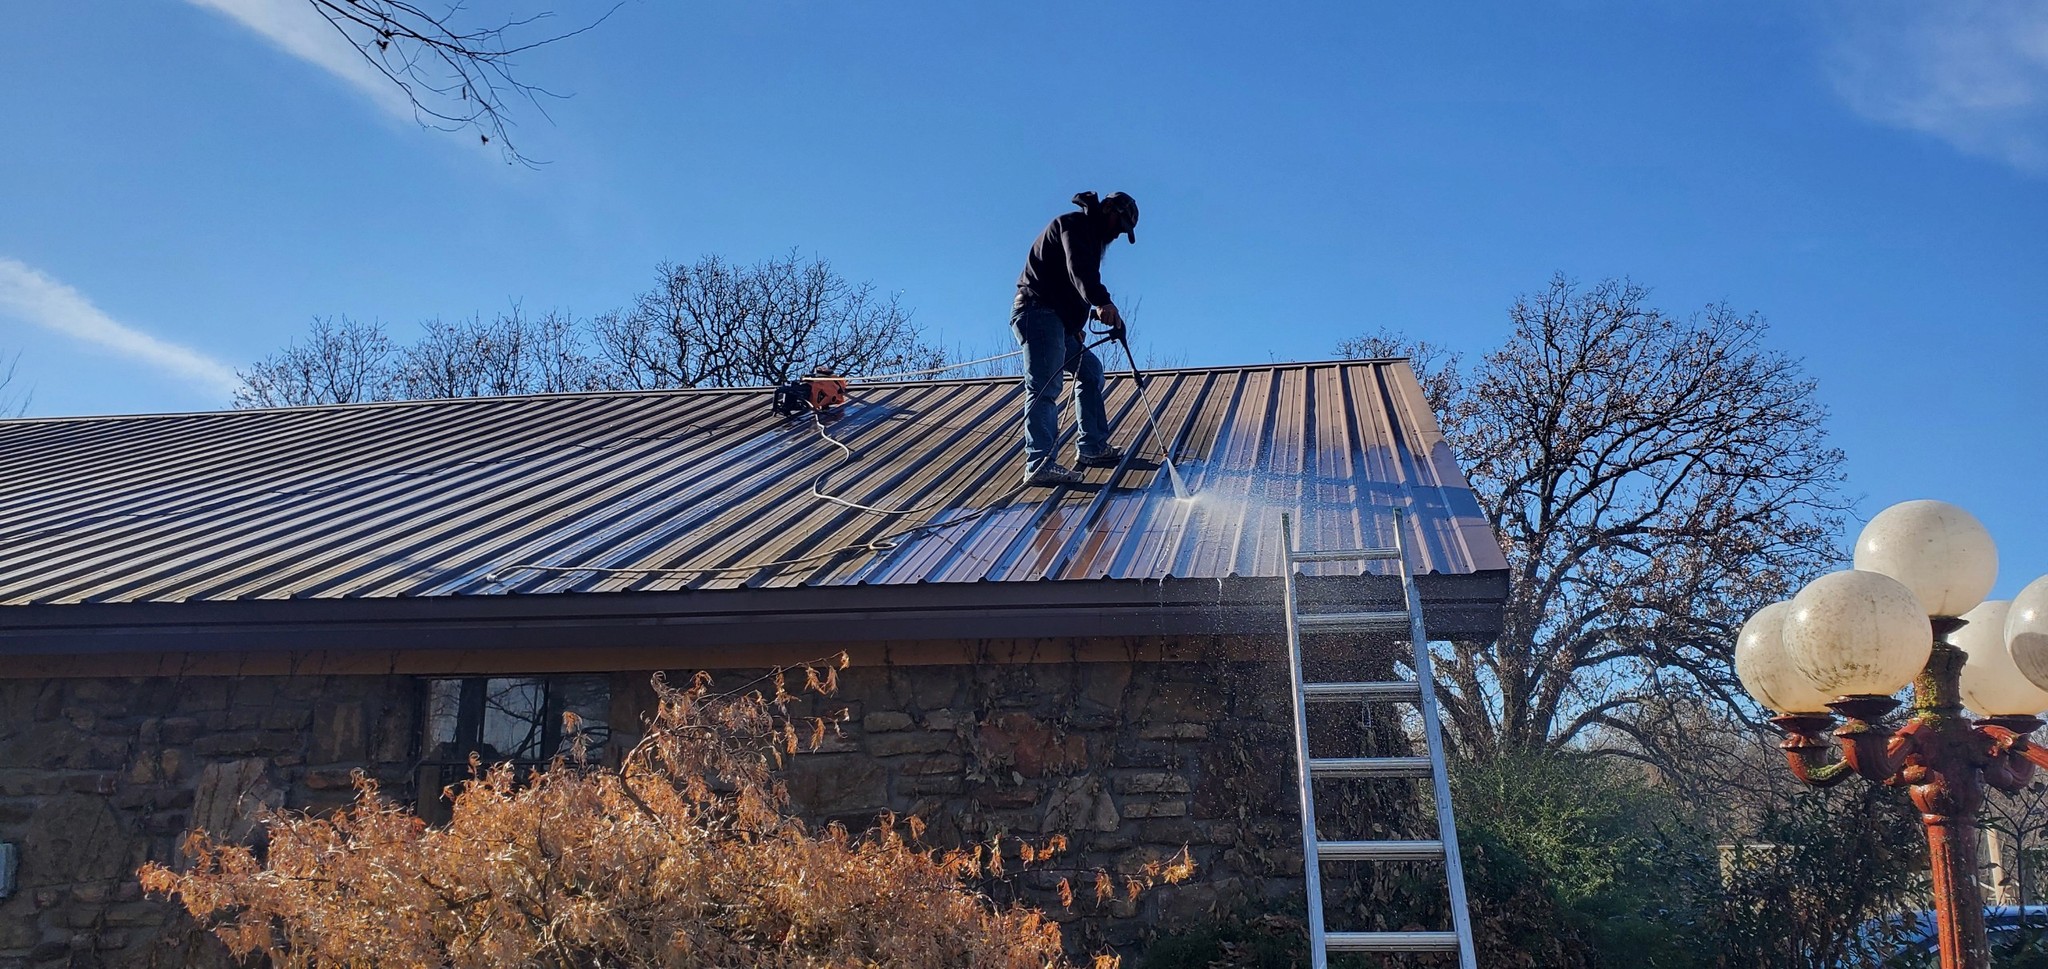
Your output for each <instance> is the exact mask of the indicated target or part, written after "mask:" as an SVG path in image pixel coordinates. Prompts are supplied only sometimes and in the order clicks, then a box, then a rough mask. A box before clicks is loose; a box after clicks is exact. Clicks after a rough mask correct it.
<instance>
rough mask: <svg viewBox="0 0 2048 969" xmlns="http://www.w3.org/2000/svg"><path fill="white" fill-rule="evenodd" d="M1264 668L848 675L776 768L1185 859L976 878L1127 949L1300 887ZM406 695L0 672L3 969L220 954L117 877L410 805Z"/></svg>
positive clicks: (986, 822)
mask: <svg viewBox="0 0 2048 969" xmlns="http://www.w3.org/2000/svg"><path fill="white" fill-rule="evenodd" d="M688 672H691V671H676V672H674V673H672V674H671V677H670V679H671V681H672V682H687V673H688ZM649 675H650V674H648V673H645V672H617V673H612V674H611V682H612V710H613V716H612V728H613V730H614V732H615V740H616V742H615V743H614V744H613V746H612V749H613V751H614V752H615V753H614V756H615V755H616V751H618V750H622V749H624V748H625V747H628V746H630V745H631V743H632V741H633V739H634V738H633V736H632V732H631V731H632V728H633V725H635V724H637V723H638V722H639V721H638V712H639V711H644V710H646V709H647V708H648V707H649V706H650V705H651V701H652V690H651V688H650V687H649V686H648V677H649ZM716 675H717V676H718V678H719V680H720V681H721V682H729V683H739V682H744V681H746V680H747V679H751V675H750V674H740V673H726V672H719V673H717V674H716ZM1285 676H1286V673H1285V669H1284V667H1282V666H1280V665H1279V664H1276V663H1265V662H1242V661H1232V662H1224V661H1214V662H1168V663H1132V662H1070V663H1036V664H992V663H983V664H955V665H924V666H912V665H902V666H879V665H878V666H865V667H862V666H856V667H854V668H851V669H847V670H844V671H842V672H841V673H840V679H839V682H840V689H839V691H838V692H837V693H836V694H834V695H833V696H831V697H826V698H813V699H807V700H806V701H804V705H803V707H802V708H800V709H798V710H797V711H796V712H798V713H800V714H818V715H833V716H843V717H844V727H843V729H842V730H841V731H840V732H839V733H838V734H837V735H834V736H829V737H828V739H827V741H826V743H825V745H824V746H823V747H822V748H821V749H819V750H818V751H816V752H811V753H805V754H802V755H800V756H799V757H797V758H796V759H795V760H794V761H792V763H791V765H790V766H789V767H788V769H787V771H786V774H785V776H786V779H787V783H788V786H789V790H790V792H791V794H792V797H793V798H794V799H795V800H796V802H797V803H798V804H800V805H801V806H802V808H803V810H804V812H805V813H806V815H807V816H809V817H811V818H812V819H814V820H816V821H820V822H823V821H840V822H843V823H845V824H847V825H848V826H849V827H853V828H862V827H866V826H867V825H868V824H869V823H871V822H872V820H873V819H874V817H875V815H876V814H877V813H878V812H880V811H883V810H890V811H895V812H897V813H899V814H916V815H918V816H920V817H921V818H923V819H924V820H925V821H926V822H927V824H928V826H929V828H928V831H927V833H926V840H928V841H930V842H932V843H934V844H935V845H937V846H941V847H946V846H952V845H957V844H962V843H967V842H973V841H981V842H986V841H987V840H988V839H989V838H991V837H993V836H996V835H999V834H1015V835H1022V836H1025V837H1032V838H1037V837H1040V836H1044V835H1050V834H1054V833H1063V834H1065V835H1067V837H1068V838H1069V840H1070V842H1071V844H1072V851H1071V852H1070V853H1069V855H1068V856H1067V857H1066V858H1065V859H1064V860H1063V861H1062V862H1061V864H1062V865H1063V866H1068V867H1080V868H1087V869H1103V870H1109V871H1123V872H1130V871H1136V870H1138V869H1140V868H1142V867H1143V866H1144V865H1145V863H1147V862H1148V861H1153V860H1158V859H1162V858H1167V857H1170V856H1172V855H1174V854H1176V853H1177V852H1179V851H1180V850H1181V848H1182V847H1183V846H1186V847H1188V849H1189V850H1190V851H1191V852H1192V853H1193V855H1194V858H1195V861H1196V864H1197V874H1196V878H1195V880H1194V882H1192V883H1190V884H1187V885H1182V886H1174V887H1164V888H1159V889H1155V890H1153V891H1152V892H1150V893H1148V894H1147V895H1145V896H1144V897H1142V898H1140V899H1139V900H1137V901H1136V902H1135V903H1132V902H1117V903H1113V904H1109V905H1106V906H1102V907H1095V906H1094V905H1093V904H1092V903H1086V904H1083V905H1082V906H1081V907H1080V910H1078V911H1074V912H1066V911H1062V910H1060V909H1059V908H1058V906H1057V902H1056V898H1057V895H1056V892H1055V886H1056V882H1057V879H1056V877H1055V876H1053V875H1051V874H1048V873H1026V874H1024V875H1021V876H1018V877H1016V878H1014V879H1012V880H1010V881H1009V882H1006V883H1004V884H1002V885H998V886H995V887H994V889H993V890H994V891H995V893H996V895H997V897H998V898H999V899H1002V900H1009V899H1018V900H1022V901H1025V902H1028V903H1032V904H1038V905H1043V906H1046V907H1048V908H1049V909H1050V910H1051V911H1052V912H1053V914H1054V917H1055V918H1058V919H1059V920H1060V921H1062V922H1064V923H1066V926H1067V932H1068V936H1069V940H1070V942H1071V943H1072V944H1073V945H1074V946H1075V947H1076V949H1077V950H1080V949H1095V950H1099V949H1100V948H1101V947H1103V946H1116V947H1118V948H1121V949H1124V950H1125V951H1129V950H1130V949H1131V948H1132V947H1133V946H1136V945H1140V944H1142V942H1143V940H1144V939H1145V938H1147V937H1149V936H1150V935H1151V934H1153V933H1155V932H1157V931H1159V930H1160V929H1161V928H1162V927H1171V926H1174V925H1177V924H1186V923H1189V922H1194V921H1198V920H1201V919H1204V918H1207V917H1209V916H1211V915H1212V914H1215V913H1219V912H1221V911H1223V910H1227V909H1229V908H1232V907H1234V906H1241V905H1247V904H1265V903H1273V904H1282V902H1281V900H1282V899H1284V897H1285V896H1286V895H1287V894H1288V893H1289V892H1293V893H1295V894H1298V893H1299V891H1300V888H1299V885H1300V882H1299V878H1300V855H1299V846H1298V841H1297V839H1298V830H1299V829H1298V828H1297V827H1296V822H1295V820H1294V814H1295V812H1294V810H1293V797H1294V795H1293V791H1292V783H1291V782H1292V776H1293V766H1292V761H1291V756H1290V750H1291V739H1290V734H1289V728H1288V713H1287V707H1286V703H1287V701H1286V695H1287V694H1286V681H1285ZM422 695H423V688H422V681H421V680H420V679H418V678H415V677H409V676H306V677H286V676H245V677H192V678H186V679H182V680H169V679H145V678H132V679H108V678H99V679H88V678H80V679H50V680H6V679H0V841H7V842H12V843H15V844H17V845H20V846H21V851H22V864H21V869H20V873H19V882H20V887H19V888H18V890H17V891H16V893H15V894H14V896H13V897H11V898H8V899H6V900H4V901H0V967H9V966H17V965H19V966H32V967H43V966H153V965H162V966H171V965H189V964H206V963H210V962H217V961H219V960H220V959H221V958H222V951H223V950H221V948H220V947H219V945H218V944H217V943H215V942H214V941H213V940H212V939H211V938H209V937H207V936H205V934H204V933H203V932H201V931H199V930H198V929H197V927H196V926H194V925H193V924H192V923H191V921H190V920H189V919H187V918H184V917H183V916H182V915H181V914H179V913H178V912H177V911H176V910H175V908H174V907H173V906H172V905H170V904H169V903H167V902H164V901H162V900H156V899H149V898H144V897H143V895H142V893H141V889H140V886H139V885H138V883H137V881H136V878H135V870H136V868H137V867H138V866H139V865H141V864H142V863H143V862H144V861H148V860H159V861H165V862H170V863H175V862H176V860H177V858H178V843H179V840H180V839H181V837H182V836H183V834H184V832H185V831H187V830H189V829H190V828H193V827H195V826H202V827H205V828H207V829H208V830H211V831H215V832H229V833H231V834H234V835H236V836H247V835H249V834H250V829H251V827H252V825H251V824H250V822H249V821H248V817H249V815H250V813H251V812H252V811H253V810H255V809H257V806H259V805H283V806H288V807H293V808H303V809H309V810H316V811H317V810H321V809H325V808H331V807H333V806H334V805H337V804H340V803H343V802H345V801H346V800H348V799H349V798H350V797H351V796H352V795H353V792H352V789H351V772H352V771H354V770H357V769H361V770H364V771H365V772H366V773H368V774H369V775H370V776H372V777H374V778H376V779H377V780H378V781H379V782H380V784H382V785H383V787H384V789H385V791H386V792H387V793H389V794H391V795H393V796H397V797H411V796H413V792H412V791H411V785H412V783H413V778H414V776H415V766H416V764H417V759H418V757H419V756H420V746H421V744H420V734H421V728H420V717H421V710H422V702H423V701H422ZM1083 894H1085V892H1084V893H1083ZM1296 904H1297V905H1298V902H1297V903H1296Z"/></svg>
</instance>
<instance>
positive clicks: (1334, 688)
mask: <svg viewBox="0 0 2048 969" xmlns="http://www.w3.org/2000/svg"><path fill="white" fill-rule="evenodd" d="M1301 695H1302V698H1303V699H1305V700H1307V701H1308V702H1310V703H1333V702H1336V701H1340V700H1363V701H1390V700H1407V701H1408V702H1410V703H1414V702H1417V701H1419V700H1421V699H1422V687H1420V686H1417V685H1416V683H1415V681H1414V680H1387V681H1383V682H1375V683H1303V684H1302V685H1301Z"/></svg>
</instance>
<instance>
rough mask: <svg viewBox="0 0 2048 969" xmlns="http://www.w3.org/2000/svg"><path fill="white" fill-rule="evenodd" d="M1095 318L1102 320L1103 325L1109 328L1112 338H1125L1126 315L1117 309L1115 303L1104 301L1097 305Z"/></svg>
mask: <svg viewBox="0 0 2048 969" xmlns="http://www.w3.org/2000/svg"><path fill="white" fill-rule="evenodd" d="M1095 318H1096V319H1098V320H1101V321H1102V325H1103V327H1104V328H1106V329H1107V330H1108V333H1109V338H1110V339H1112V340H1122V339H1123V338H1124V315H1123V314H1122V313H1120V312H1118V311H1117V308H1116V304H1115V303H1104V304H1102V305H1101V306H1098V307H1096V308H1095Z"/></svg>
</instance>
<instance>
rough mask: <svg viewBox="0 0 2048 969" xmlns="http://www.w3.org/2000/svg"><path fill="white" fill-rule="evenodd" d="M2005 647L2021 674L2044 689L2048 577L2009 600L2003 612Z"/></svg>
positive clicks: (2047, 679)
mask: <svg viewBox="0 0 2048 969" xmlns="http://www.w3.org/2000/svg"><path fill="white" fill-rule="evenodd" d="M2005 647H2006V651H2007V652H2008V653H2010V654H2011V655H2012V665H2014V666H2015V667H2018V668H2019V671H2020V673H2021V674H2022V675H2024V676H2025V677H2026V678H2027V679H2028V680H2031V681H2033V684H2034V685H2035V686H2038V687H2041V688H2043V689H2048V575H2044V576H2042V577H2040V578H2038V579H2035V580H2034V581H2032V582H2029V583H2027V587H2026V588H2024V589H2021V590H2020V594H2019V595H2016V596H2014V597H2013V599H2012V608H2011V609H2008V610H2006V613H2005Z"/></svg>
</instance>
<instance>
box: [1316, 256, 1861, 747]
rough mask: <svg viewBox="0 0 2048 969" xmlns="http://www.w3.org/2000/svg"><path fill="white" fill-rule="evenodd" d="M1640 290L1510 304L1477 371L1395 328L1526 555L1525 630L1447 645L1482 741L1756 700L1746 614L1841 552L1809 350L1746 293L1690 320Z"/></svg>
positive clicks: (1641, 727) (1476, 479) (1506, 541)
mask: <svg viewBox="0 0 2048 969" xmlns="http://www.w3.org/2000/svg"><path fill="white" fill-rule="evenodd" d="M1647 295H1648V294H1647V293H1646V291H1645V290H1643V289H1642V288H1641V287H1639V286H1636V285H1634V284H1632V283H1629V282H1627V281H1622V280H1606V281H1603V282H1600V283H1598V284H1596V285H1594V286H1591V287H1580V286H1578V285H1576V284H1574V283H1573V282H1571V281H1569V280H1566V279H1564V278H1562V277H1559V278H1556V279H1554V280H1552V282H1551V284H1550V285H1549V286H1548V287H1547V288H1545V289H1543V290H1540V291H1538V292H1535V293H1532V294H1528V295H1526V296H1524V297H1522V298H1520V299H1519V300H1517V301H1516V303H1515V304H1514V307H1513V309H1512V310H1511V311H1510V315H1511V318H1512V320H1513V323H1514V331H1513V333H1512V334H1511V335H1510V336H1509V337H1508V339H1507V341H1506V343H1505V344H1503V345H1502V346H1501V347H1500V348H1498V349H1496V350H1494V351H1493V352H1491V353H1489V354H1487V355H1486V357H1485V358H1484V359H1483V360H1482V361H1480V362H1479V363H1478V364H1477V365H1476V366H1473V367H1471V368H1469V369H1461V368H1460V367H1459V366H1458V363H1459V362H1458V360H1457V359H1456V358H1455V357H1451V356H1449V355H1447V354H1444V353H1443V352H1442V351H1440V350H1435V349H1434V348H1429V347H1422V348H1419V349H1418V348H1416V347H1415V346H1414V345H1413V344H1407V343H1406V341H1403V340H1401V339H1400V338H1399V337H1396V336H1392V335H1387V334H1382V335H1380V336H1377V337H1367V338H1363V339H1362V340H1361V341H1354V343H1353V344H1348V345H1347V347H1346V348H1347V349H1349V350H1352V351H1354V352H1362V353H1367V354H1369V355H1373V356H1385V355H1408V353H1407V352H1406V351H1411V350H1412V351H1414V353H1415V356H1417V357H1418V358H1419V359H1420V360H1421V361H1422V362H1423V365H1422V366H1420V367H1418V369H1419V370H1420V371H1421V372H1422V379H1423V385H1424V387H1425V388H1426V393H1428V394H1429V396H1430V397H1431V401H1432V403H1433V404H1434V405H1435V407H1436V409H1437V410H1438V413H1439V415H1440V418H1441V419H1442V422H1443V424H1444V431H1445V435H1446V437H1447V438H1449V440H1450V443H1451V446H1452V448H1453V450H1454V451H1456V452H1457V454H1458V457H1459V459H1460V462H1461V464H1462V465H1463V467H1464V468H1465V469H1466V471H1467V473H1468V474H1469V475H1470V477H1471V480H1472V483H1473V486H1474V488H1475V489H1476V490H1477V491H1478V493H1479V497H1480V502H1481V506H1482V508H1483V509H1484V511H1485V512H1486V514H1487V517H1488V518H1489V519H1490V520H1491V521H1492V522H1493V525H1494V528H1495V529H1496V531H1497V532H1498V534H1499V535H1500V538H1501V541H1502V544H1503V545H1504V547H1505V549H1506V552H1507V556H1508V564H1509V570H1510V571H1509V575H1510V579H1509V581H1510V591H1509V598H1508V603H1507V613H1506V627H1505V629H1504V630H1503V631H1502V633H1501V635H1500V636H1499V637H1498V638H1497V639H1495V640H1493V641H1490V642H1474V643H1457V644H1454V645H1453V647H1452V648H1451V649H1450V650H1448V651H1447V652H1446V653H1445V654H1444V655H1443V656H1442V658H1441V659H1440V660H1439V665H1438V675H1439V676H1440V677H1441V678H1442V680H1443V685H1444V694H1445V695H1444V708H1445V711H1446V713H1447V715H1448V716H1449V717H1450V719H1451V720H1452V722H1453V723H1454V724H1455V726H1456V727H1457V733H1458V736H1459V738H1460V740H1461V742H1462V743H1464V744H1466V745H1469V746H1470V747H1471V748H1473V749H1474V750H1475V751H1476V752H1479V753H1490V752H1495V751H1504V750H1525V749H1531V748H1540V747H1543V746H1546V745H1549V746H1560V745H1565V744H1570V743H1573V742H1574V741H1579V740H1583V739H1585V738H1586V737H1587V736H1589V733H1590V732H1592V731H1595V730H1602V731H1611V732H1618V733H1621V734H1626V735H1637V737H1636V739H1638V740H1639V741H1641V743H1640V745H1639V746H1640V748H1641V749H1645V750H1656V749H1660V748H1661V747H1662V746H1664V745H1663V744H1662V743H1660V742H1659V740H1660V738H1657V737H1653V736H1649V735H1648V731H1647V730H1646V729H1645V728H1646V725H1650V726H1654V724H1651V723H1649V721H1658V720H1662V719H1668V718H1662V717H1657V716H1652V717H1650V718H1649V721H1646V720H1645V719H1643V718H1642V717H1641V716H1639V715H1640V714H1642V713H1644V712H1646V711H1653V710H1657V709H1667V710H1668V709H1669V705H1668V704H1664V705H1661V706H1660V705H1658V704H1655V703H1653V702H1652V701H1655V700H1658V699H1659V698H1666V697H1669V696H1672V695H1674V694H1676V695H1685V696H1698V697H1702V698H1706V699H1709V700H1711V701H1714V702H1716V703H1717V704H1720V705H1722V706H1723V708H1724V709H1733V708H1737V707H1739V701H1738V700H1737V699H1736V697H1737V695H1738V694H1739V692H1740V691H1739V690H1737V689H1736V688H1735V684H1734V681H1733V672H1732V670H1731V668H1730V666H1729V649H1730V647H1731V645H1732V643H1733V641H1734V637H1735V632H1736V630H1737V629H1738V628H1739V627H1740V625H1741V623H1742V621H1743V619H1744V618H1745V617H1747V616H1748V615H1749V614H1750V613H1751V612H1753V611H1754V610H1755V609H1757V608H1759V607H1761V606H1762V605H1764V604H1765V603H1768V602H1771V601H1774V600H1777V599H1782V598H1785V597H1787V596H1789V595H1790V594H1791V593H1792V592H1793V591H1794V590H1796V589H1797V588H1798V587H1799V585H1800V583H1802V582H1804V581H1805V580H1806V579H1807V578H1809V577H1810V576H1812V575H1814V574H1816V573H1818V572H1820V571H1823V570H1825V569H1827V568H1829V567H1832V566H1833V565H1834V564H1835V563H1836V562H1838V561H1839V558H1840V551H1839V549H1838V548H1837V547H1836V546H1835V544H1834V537H1835V536H1837V535H1839V534H1840V533H1841V521H1842V517H1841V516H1842V513H1843V511H1844V509H1845V507H1846V504H1847V503H1846V501H1845V500H1844V499H1843V498H1842V497H1841V495H1840V494H1839V492H1838V488H1839V485H1840V482H1841V479H1842V455H1841V452H1840V451H1838V450H1836V449H1835V448H1833V447H1832V446H1830V445H1829V444H1828V441H1827V433H1826V428H1825V426H1824V425H1825V420H1826V417H1827V413H1826V410H1825V409H1824V408H1823V407H1822V406H1821V405H1820V403H1819V401H1818V400H1817V399H1816V398H1815V391H1814V385H1813V382H1812V381H1811V380H1810V379H1808V378H1807V377H1806V376H1805V374H1804V373H1803V372H1802V371H1801V369H1800V366H1799V364H1798V363H1797V362H1796V361H1794V360H1791V359H1789V358H1787V357H1785V356H1784V355H1783V354H1780V353H1778V352H1776V351H1773V350H1771V349H1769V348H1768V347H1767V346H1766V345H1765V343H1764V337H1765V334H1766V326H1765V324H1764V322H1763V321H1762V320H1761V319H1759V318H1758V317H1756V316H1744V315H1741V314H1738V313H1735V312H1733V311H1731V310H1730V309H1728V308H1727V307H1725V306H1712V307H1708V308H1707V309H1706V310H1704V311H1702V312H1701V313H1699V314H1697V315H1695V316H1693V317H1691V318H1687V319H1679V318H1675V317H1672V316H1668V315H1666V314H1664V313H1663V312H1661V311H1659V310H1657V309H1655V308H1652V307H1650V306H1648V305H1647V304H1646V299H1647Z"/></svg>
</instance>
